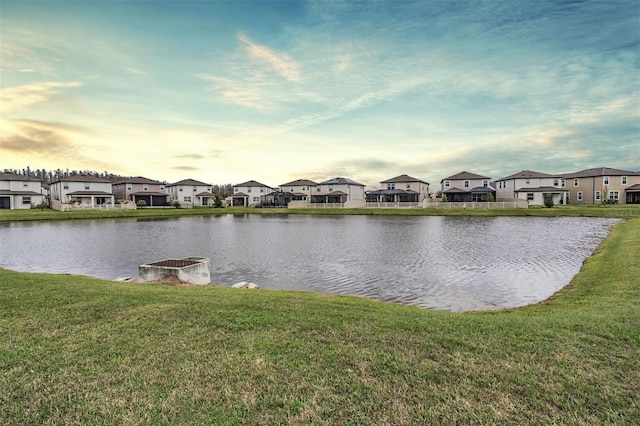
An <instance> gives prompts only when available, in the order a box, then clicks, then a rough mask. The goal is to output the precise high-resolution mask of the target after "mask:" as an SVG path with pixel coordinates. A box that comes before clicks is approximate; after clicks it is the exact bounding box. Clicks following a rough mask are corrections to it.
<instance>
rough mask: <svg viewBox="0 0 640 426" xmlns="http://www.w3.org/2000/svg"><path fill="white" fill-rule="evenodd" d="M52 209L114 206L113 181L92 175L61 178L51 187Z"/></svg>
mask: <svg viewBox="0 0 640 426" xmlns="http://www.w3.org/2000/svg"><path fill="white" fill-rule="evenodd" d="M49 194H50V197H51V207H53V208H54V209H57V210H65V208H64V207H63V206H62V204H71V205H75V206H77V207H81V208H96V207H103V206H113V204H114V200H115V197H114V196H113V191H112V187H111V181H109V180H107V179H102V178H99V177H96V176H91V175H75V176H69V177H64V178H60V179H59V180H57V181H55V182H53V183H51V184H50V185H49Z"/></svg>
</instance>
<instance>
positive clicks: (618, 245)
mask: <svg viewBox="0 0 640 426" xmlns="http://www.w3.org/2000/svg"><path fill="white" fill-rule="evenodd" d="M532 211H533V210H532ZM65 214H66V213H65ZM638 253H640V219H633V220H628V221H625V222H623V223H620V224H618V225H616V226H615V227H614V229H613V231H612V235H611V236H610V237H609V238H608V239H607V240H606V241H605V242H603V243H602V244H601V246H600V247H599V248H598V250H597V251H596V252H595V253H594V255H593V256H591V257H590V258H589V259H587V261H586V262H585V264H584V267H583V269H582V271H581V272H580V273H579V274H578V275H577V276H576V277H575V278H574V279H573V281H572V282H571V284H569V285H568V286H567V287H565V288H564V289H562V290H561V291H560V292H558V293H557V294H555V295H554V296H553V297H551V298H550V299H549V300H547V301H545V302H543V303H539V304H536V305H532V306H528V307H524V308H518V309H510V310H504V311H489V312H468V313H449V312H439V311H432V310H425V309H420V308H415V307H406V306H400V305H395V304H390V303H383V302H377V301H371V300H366V299H362V298H354V297H346V296H330V295H323V294H315V293H309V292H290V291H267V290H236V289H230V288H226V287H216V286H205V287H195V286H191V287H176V286H166V285H156V284H132V283H117V282H110V281H104V280H98V279H94V278H88V277H82V276H66V275H49V274H31V273H17V272H12V271H8V270H3V269H0V424H140V423H151V424H157V423H159V424H229V425H236V424H252V425H253V424H327V425H329V424H330V425H334V424H441V423H449V424H454V423H460V424H486V423H490V424H495V423H500V424H505V423H508V424H571V425H575V424H578V425H580V424H584V425H592V424H629V425H632V424H633V425H635V424H638V423H640V406H639V399H638V395H639V394H640V308H639V306H640V280H639V279H638V277H640V259H639V254H638Z"/></svg>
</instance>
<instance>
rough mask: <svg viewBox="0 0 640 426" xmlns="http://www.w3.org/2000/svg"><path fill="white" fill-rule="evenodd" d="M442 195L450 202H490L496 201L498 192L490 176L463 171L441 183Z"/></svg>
mask: <svg viewBox="0 0 640 426" xmlns="http://www.w3.org/2000/svg"><path fill="white" fill-rule="evenodd" d="M440 193H441V194H442V195H444V196H446V200H447V201H449V202H472V201H489V200H490V199H491V197H493V200H494V201H495V199H496V190H495V188H493V187H492V186H491V178H490V177H489V176H483V175H478V174H475V173H470V172H467V171H462V172H460V173H456V174H454V175H451V176H448V177H446V178H444V179H442V180H441V181H440Z"/></svg>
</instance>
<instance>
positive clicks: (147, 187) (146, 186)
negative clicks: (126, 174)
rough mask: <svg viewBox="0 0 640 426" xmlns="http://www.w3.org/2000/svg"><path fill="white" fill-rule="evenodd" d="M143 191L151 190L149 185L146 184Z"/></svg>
mask: <svg viewBox="0 0 640 426" xmlns="http://www.w3.org/2000/svg"><path fill="white" fill-rule="evenodd" d="M142 190H143V191H148V190H149V185H147V184H146V183H145V184H144V185H142Z"/></svg>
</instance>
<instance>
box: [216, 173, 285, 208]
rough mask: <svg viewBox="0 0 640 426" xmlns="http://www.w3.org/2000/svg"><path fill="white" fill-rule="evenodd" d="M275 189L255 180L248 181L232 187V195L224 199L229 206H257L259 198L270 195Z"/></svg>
mask: <svg viewBox="0 0 640 426" xmlns="http://www.w3.org/2000/svg"><path fill="white" fill-rule="evenodd" d="M274 190H275V189H274V188H272V187H270V186H268V185H265V184H264V183H260V182H257V181H255V180H249V181H246V182H243V183H239V184H237V185H234V186H233V194H232V195H230V196H228V197H227V198H226V201H227V204H228V205H230V206H244V207H247V206H258V205H260V197H264V196H265V195H268V194H270V193H272V192H273V191H274Z"/></svg>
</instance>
